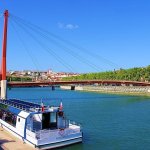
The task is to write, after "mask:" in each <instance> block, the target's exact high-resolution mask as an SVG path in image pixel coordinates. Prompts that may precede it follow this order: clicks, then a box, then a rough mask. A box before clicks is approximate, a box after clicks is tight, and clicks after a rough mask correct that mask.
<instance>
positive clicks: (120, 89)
mask: <svg viewBox="0 0 150 150" xmlns="http://www.w3.org/2000/svg"><path fill="white" fill-rule="evenodd" d="M61 88H62V89H67V90H69V89H71V88H70V86H61ZM75 90H77V91H89V92H98V93H108V94H121V95H122V94H123V95H141V96H150V86H92V85H88V86H87V85H85V86H76V87H75Z"/></svg>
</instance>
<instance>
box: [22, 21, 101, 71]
mask: <svg viewBox="0 0 150 150" xmlns="http://www.w3.org/2000/svg"><path fill="white" fill-rule="evenodd" d="M22 23H23V24H24V25H26V26H28V27H29V29H32V30H33V31H34V32H35V33H36V34H40V36H42V37H43V38H45V39H46V40H48V41H51V42H52V43H55V45H56V46H59V47H60V48H61V49H62V50H63V51H65V52H66V51H67V52H68V53H69V54H70V55H71V56H72V57H74V58H76V59H77V60H79V61H80V62H82V63H84V64H86V65H88V66H90V67H91V68H92V69H94V70H96V71H100V70H103V69H102V68H101V67H99V66H97V65H95V64H94V63H92V62H91V61H89V60H87V59H86V58H84V57H81V56H80V55H79V54H78V53H76V52H74V51H73V50H71V49H69V48H68V47H66V46H64V45H62V44H60V43H59V42H57V41H55V40H53V39H51V38H50V37H48V36H47V35H46V34H44V33H43V32H41V31H39V30H35V28H34V27H33V26H31V25H28V24H26V23H24V22H22Z"/></svg>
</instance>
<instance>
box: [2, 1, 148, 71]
mask: <svg viewBox="0 0 150 150" xmlns="http://www.w3.org/2000/svg"><path fill="white" fill-rule="evenodd" d="M5 9H8V10H9V12H10V13H11V14H13V15H15V16H18V17H21V18H23V19H24V20H27V21H29V22H31V23H33V24H35V25H38V26H39V27H42V28H43V29H46V30H47V31H50V32H52V33H54V34H55V35H57V36H59V37H61V38H63V39H64V40H67V41H71V42H72V43H75V44H76V45H77V46H78V47H83V48H84V50H82V49H77V48H75V47H72V46H70V45H69V44H66V43H65V44H64V43H62V41H59V40H58V41H57V42H58V43H59V42H60V43H61V44H62V45H65V47H67V48H68V49H69V50H70V53H72V55H70V53H67V50H66V49H65V50H63V49H62V47H58V45H55V44H54V43H52V41H46V40H45V41H44V40H43V39H40V36H37V37H36V38H37V39H38V40H39V41H41V40H43V41H42V42H43V43H44V44H46V48H49V49H52V51H51V52H50V53H47V51H45V50H44V48H43V47H40V45H38V42H37V43H36V42H35V41H34V40H33V39H32V38H31V36H29V35H26V34H25V33H24V31H21V28H19V27H17V24H16V25H15V24H14V25H15V28H16V30H17V32H18V33H19V34H20V35H21V40H22V41H23V43H26V44H24V45H23V44H22V43H21V41H20V39H19V38H18V35H17V34H16V32H15V31H14V28H12V24H11V17H10V18H9V20H10V22H9V28H8V49H7V56H8V57H7V58H8V65H7V68H8V70H24V69H33V70H36V69H38V70H48V69H53V70H54V71H68V72H70V71H74V72H97V71H106V70H113V69H118V68H132V67H142V66H147V65H149V64H150V63H149V55H150V1H148V0H147V1H146V0H143V1H141V0H106V1H104V0H36V1H35V0H20V1H19V0H13V1H10V0H1V2H0V13H3V11H4V10H5ZM2 28H3V17H0V41H2ZM38 40H37V41H38ZM0 44H1V42H0ZM25 47H26V48H25ZM53 52H54V53H55V54H56V56H55V57H53V56H52V55H53V54H52V53H53ZM91 53H93V54H94V56H95V55H96V56H97V57H96V56H95V57H92V56H91V55H92V54H91ZM31 55H32V56H31ZM57 56H58V57H57ZM80 56H81V57H80ZM56 57H57V58H56ZM79 57H80V58H79ZM61 62H62V63H61ZM64 64H65V65H64ZM93 66H94V67H93ZM95 66H96V69H95Z"/></svg>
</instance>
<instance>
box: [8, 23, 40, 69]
mask: <svg viewBox="0 0 150 150" xmlns="http://www.w3.org/2000/svg"><path fill="white" fill-rule="evenodd" d="M10 24H11V27H12V28H13V30H14V31H15V33H16V34H17V37H18V39H19V41H20V42H21V43H22V45H23V48H24V49H25V51H26V52H27V54H28V55H29V57H30V59H31V61H32V63H33V64H34V66H35V68H36V70H37V71H39V69H38V66H39V65H37V61H36V59H35V57H33V55H32V54H31V53H30V50H29V49H28V47H27V45H26V43H25V42H24V40H23V39H22V37H21V35H20V34H19V32H18V31H17V29H16V28H15V26H14V23H13V22H12V21H11V20H10Z"/></svg>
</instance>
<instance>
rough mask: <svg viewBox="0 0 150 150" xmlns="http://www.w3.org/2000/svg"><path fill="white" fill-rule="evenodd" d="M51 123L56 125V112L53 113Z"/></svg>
mask: <svg viewBox="0 0 150 150" xmlns="http://www.w3.org/2000/svg"><path fill="white" fill-rule="evenodd" d="M50 122H51V123H55V122H56V112H51V115H50Z"/></svg>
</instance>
